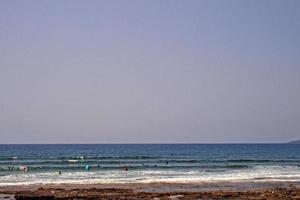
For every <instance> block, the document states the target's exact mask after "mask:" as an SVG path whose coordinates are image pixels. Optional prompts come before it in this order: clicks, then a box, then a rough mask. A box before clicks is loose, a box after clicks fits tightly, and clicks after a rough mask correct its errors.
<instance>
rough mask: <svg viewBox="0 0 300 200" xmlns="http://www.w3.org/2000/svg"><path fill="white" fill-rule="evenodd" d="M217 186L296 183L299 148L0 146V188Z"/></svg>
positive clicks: (143, 145) (107, 145)
mask: <svg viewBox="0 0 300 200" xmlns="http://www.w3.org/2000/svg"><path fill="white" fill-rule="evenodd" d="M126 168H127V169H128V170H127V171H126ZM59 172H61V174H60V173H59ZM218 181H300V145H297V144H66V145H64V144H57V145H56V144H55V145H54V144H53V145H52V144H51V145H50V144H47V145H44V144H39V145H0V186H4V185H29V184H41V183H44V184H48V183H81V184H82V183H84V184H85V183H103V184H104V183H152V182H169V183H199V182H218Z"/></svg>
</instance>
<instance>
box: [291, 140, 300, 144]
mask: <svg viewBox="0 0 300 200" xmlns="http://www.w3.org/2000/svg"><path fill="white" fill-rule="evenodd" d="M288 143H289V144H300V140H293V141H290V142H288Z"/></svg>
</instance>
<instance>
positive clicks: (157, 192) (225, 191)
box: [0, 182, 300, 200]
mask: <svg viewBox="0 0 300 200" xmlns="http://www.w3.org/2000/svg"><path fill="white" fill-rule="evenodd" d="M299 186H300V183H290V182H280V183H278V182H262V183H250V182H247V183H246V182H244V183H241V182H222V183H197V184H192V183H177V184H174V183H171V184H170V183H154V184H149V183H147V184H90V185H82V184H50V185H42V186H41V185H27V186H2V187H1V188H0V193H1V194H2V197H1V195H0V199H1V198H2V199H16V200H21V199H23V200H26V199H28V200H29V199H64V200H71V199H112V200H113V199H115V200H117V199H147V200H148V199H149V200H150V199H153V200H159V199H161V200H164V199H173V200H175V199H188V200H189V199H270V200H277V199H300V187H299Z"/></svg>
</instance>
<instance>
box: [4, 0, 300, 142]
mask: <svg viewBox="0 0 300 200" xmlns="http://www.w3.org/2000/svg"><path fill="white" fill-rule="evenodd" d="M297 138H300V1H299V0H281V1H276V0H272V1H271V0H270V1H267V0H256V1H255V0H248V1H246V0H236V1H230V0H228V1H222V0H219V1H214V0H207V1H201V0H196V1H192V0H180V1H175V0H169V1H167V0H160V1H158V0H148V1H145V0H136V1H134V0H130V1H126V0H120V1H113V0H107V1H100V0H99V1H98V0H97V1H92V0H88V1H83V0H82V1H75V0H74V1H61V0H57V1H55V0H54V1H53V0H49V1H38V0H36V1H22V0H20V1H11V0H1V1H0V143H106V142H110V143H116V142H117V143H129V142H131V143H135V142H146V143H152V142H160V143H162V142H194V143H196V142H199V143H205V142H212V143H214V142H282V141H288V140H290V139H297Z"/></svg>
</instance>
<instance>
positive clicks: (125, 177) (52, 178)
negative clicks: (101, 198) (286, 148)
mask: <svg viewBox="0 0 300 200" xmlns="http://www.w3.org/2000/svg"><path fill="white" fill-rule="evenodd" d="M250 180H251V181H266V180H269V181H287V180H288V181H300V167H297V166H257V167H254V168H251V169H239V170H231V171H226V172H217V173H216V172H206V171H205V170H201V169H199V170H141V171H137V170H136V171H128V172H124V171H120V170H119V171H118V170H114V171H88V172H87V171H80V172H63V173H62V174H61V175H59V174H57V172H38V173H32V172H23V173H19V172H18V173H16V172H12V174H9V175H5V176H0V185H2V186H3V185H29V184H60V183H70V184H72V183H74V184H76V183H81V184H95V183H101V184H107V183H154V182H168V183H197V182H218V181H250Z"/></svg>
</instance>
